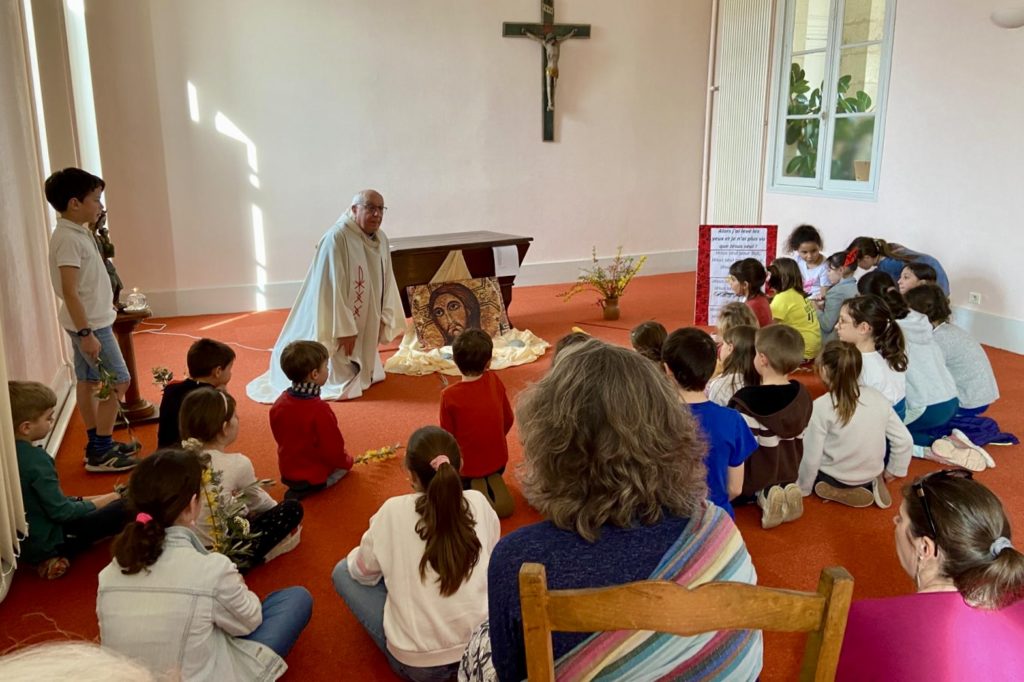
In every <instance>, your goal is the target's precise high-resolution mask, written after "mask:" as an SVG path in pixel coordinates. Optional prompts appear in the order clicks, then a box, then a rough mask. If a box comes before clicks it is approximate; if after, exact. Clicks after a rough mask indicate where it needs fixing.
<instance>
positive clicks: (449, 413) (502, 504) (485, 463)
mask: <svg viewBox="0 0 1024 682" xmlns="http://www.w3.org/2000/svg"><path fill="white" fill-rule="evenodd" d="M493 349H494V344H493V342H492V341H491V337H490V336H488V335H487V333H486V332H484V331H482V330H480V329H467V330H466V331H464V332H462V333H461V334H459V335H458V336H457V337H455V341H454V342H453V343H452V355H453V356H454V359H455V364H456V365H457V366H458V368H459V371H460V372H462V381H461V382H459V383H457V384H453V385H451V386H449V387H448V388H446V389H444V390H443V391H441V428H442V429H444V430H445V431H447V432H448V433H450V434H452V435H453V436H455V440H456V441H458V443H459V450H460V451H461V452H462V470H461V471H460V472H459V473H460V474H461V475H462V487H463V489H465V490H469V489H471V488H472V489H473V490H478V491H480V492H481V493H483V494H484V495H486V496H487V499H488V500H490V502H491V506H492V507H494V511H495V512H496V513H497V514H498V516H499V517H500V518H506V517H508V516H511V515H512V511H513V509H514V503H513V502H512V495H510V494H509V492H508V488H507V487H506V486H505V481H504V480H503V479H502V478H501V475H502V474H503V473H504V472H505V465H506V464H508V444H507V443H506V442H505V436H506V435H507V434H508V432H509V429H511V428H512V422H513V421H514V417H513V416H512V406H511V405H510V404H509V402H508V396H507V395H506V393H505V384H503V383H501V379H499V378H498V377H497V375H496V374H494V372H488V371H487V368H488V367H490V365H491V352H492V351H493Z"/></svg>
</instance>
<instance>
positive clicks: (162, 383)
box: [151, 367, 174, 388]
mask: <svg viewBox="0 0 1024 682" xmlns="http://www.w3.org/2000/svg"><path fill="white" fill-rule="evenodd" d="M151 371H152V372H153V383H154V384H156V385H157V386H159V387H160V388H167V384H169V383H171V382H172V381H174V372H172V371H171V370H169V369H167V368H166V367H154V368H153V369H152V370H151Z"/></svg>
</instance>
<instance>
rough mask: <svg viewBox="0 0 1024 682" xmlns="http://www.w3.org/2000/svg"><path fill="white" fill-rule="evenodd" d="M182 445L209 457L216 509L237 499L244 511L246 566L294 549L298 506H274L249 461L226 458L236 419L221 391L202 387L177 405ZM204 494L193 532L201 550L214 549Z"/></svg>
mask: <svg viewBox="0 0 1024 682" xmlns="http://www.w3.org/2000/svg"><path fill="white" fill-rule="evenodd" d="M181 435H182V438H183V439H184V440H183V441H182V445H183V446H184V447H185V448H186V449H188V450H191V451H193V452H196V453H198V454H202V455H206V456H208V457H209V462H210V463H209V466H210V469H211V471H215V472H219V474H220V495H219V496H217V497H216V498H215V503H217V504H226V503H228V502H229V501H230V499H231V498H233V497H235V496H241V498H242V500H243V501H244V502H245V506H246V509H247V511H248V514H247V517H246V518H247V519H248V521H249V526H250V529H251V530H252V532H253V533H259V535H258V536H257V537H256V538H255V540H254V542H253V547H252V552H251V554H250V557H249V558H248V561H247V562H246V566H247V567H248V566H257V565H259V564H261V563H264V562H266V561H270V560H271V559H273V558H274V557H276V556H279V555H281V554H283V553H285V552H288V551H291V550H292V549H294V548H295V547H296V546H297V545H298V544H299V534H300V531H301V527H300V526H299V524H300V523H301V522H302V514H303V512H302V504H300V503H299V502H298V501H296V500H285V501H284V502H281V503H280V504H278V503H277V502H276V501H275V500H274V498H272V497H271V496H270V495H268V494H267V491H265V490H264V489H263V488H262V487H261V486H260V485H259V483H258V481H257V479H256V472H255V470H254V469H253V466H252V462H251V461H250V460H249V458H248V457H246V456H245V455H243V454H241V453H239V452H225V450H226V449H227V448H228V447H230V446H231V444H232V443H234V442H235V439H236V438H237V437H238V414H237V413H236V412H235V399H234V398H232V397H231V396H230V395H228V394H227V393H224V392H223V391H218V390H217V389H215V388H211V387H209V386H201V387H200V388H197V389H196V390H194V391H192V392H191V393H189V394H188V396H186V398H185V401H184V402H183V403H182V404H181ZM206 492H209V491H208V490H204V494H203V495H202V513H201V514H200V516H199V520H198V522H197V523H196V527H195V532H196V535H197V536H199V540H200V541H201V542H202V543H203V545H204V546H205V547H213V546H214V538H213V533H214V532H215V531H214V527H213V524H212V523H211V517H210V515H211V511H210V504H209V502H208V500H207V495H206V494H205V493H206Z"/></svg>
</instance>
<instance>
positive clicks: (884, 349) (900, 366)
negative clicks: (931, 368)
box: [843, 273, 907, 372]
mask: <svg viewBox="0 0 1024 682" xmlns="http://www.w3.org/2000/svg"><path fill="white" fill-rule="evenodd" d="M868 274H871V273H868ZM861 279H863V277H862V278H861ZM890 279H892V278H891V277H890ZM843 307H845V308H846V312H847V313H849V315H850V319H852V320H853V323H854V324H860V323H861V322H866V323H867V324H868V326H869V327H871V338H872V339H874V341H875V350H877V351H878V353H879V354H880V355H881V356H882V357H883V358H885V361H886V362H887V363H889V367H890V368H891V369H892V370H893V371H894V372H906V371H907V351H906V346H905V345H904V342H903V331H902V330H901V329H900V327H899V325H898V324H896V320H895V319H893V316H892V312H891V311H890V310H889V306H887V305H886V304H885V301H883V300H882V299H880V298H878V297H877V296H854V297H853V298H850V299H847V300H846V302H844V303H843Z"/></svg>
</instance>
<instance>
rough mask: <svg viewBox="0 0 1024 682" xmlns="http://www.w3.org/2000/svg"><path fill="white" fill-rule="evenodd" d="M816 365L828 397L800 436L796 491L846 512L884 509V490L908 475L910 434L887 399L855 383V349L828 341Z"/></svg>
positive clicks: (888, 500) (858, 361)
mask: <svg viewBox="0 0 1024 682" xmlns="http://www.w3.org/2000/svg"><path fill="white" fill-rule="evenodd" d="M816 364H817V370H818V376H820V377H821V380H822V382H823V383H824V384H825V386H826V387H827V388H828V393H826V394H825V395H823V396H821V397H819V398H818V399H817V400H815V401H814V411H813V414H812V415H811V421H810V423H809V424H808V425H807V429H806V430H805V431H804V454H803V459H802V460H801V461H800V479H799V481H798V485H799V486H800V490H801V491H802V492H803V494H804V495H805V496H806V495H810V494H811V491H812V490H813V491H814V493H815V494H817V496H818V497H820V498H822V499H824V500H831V501H833V502H840V503H842V504H846V505H849V506H851V507H869V506H871V505H872V504H877V505H878V506H879V507H881V508H882V509H888V508H889V505H890V504H892V498H891V497H890V495H889V490H888V489H887V488H886V486H885V484H886V482H887V481H889V480H892V479H894V478H900V477H903V476H906V475H907V466H908V465H909V464H910V453H911V446H912V445H913V441H912V440H911V438H910V432H909V431H907V427H906V426H904V425H903V422H902V421H900V418H899V415H897V414H896V411H895V410H894V409H892V403H890V402H889V399H888V398H886V397H885V396H884V395H882V394H881V393H880V392H879V391H877V390H875V389H874V388H871V387H870V386H860V385H859V384H858V383H857V382H858V378H859V377H860V372H861V367H862V366H863V360H862V358H861V353H860V351H858V350H857V348H856V346H854V345H852V344H849V343H843V342H842V341H830V342H829V343H827V344H826V345H825V348H824V350H822V351H821V355H819V356H818V361H817V363H816ZM886 441H888V442H889V444H890V445H891V452H890V455H889V458H888V462H887V463H886ZM883 471H884V472H885V474H884V478H883Z"/></svg>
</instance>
